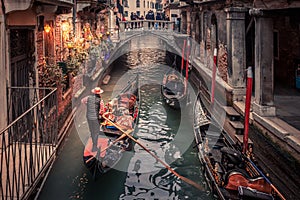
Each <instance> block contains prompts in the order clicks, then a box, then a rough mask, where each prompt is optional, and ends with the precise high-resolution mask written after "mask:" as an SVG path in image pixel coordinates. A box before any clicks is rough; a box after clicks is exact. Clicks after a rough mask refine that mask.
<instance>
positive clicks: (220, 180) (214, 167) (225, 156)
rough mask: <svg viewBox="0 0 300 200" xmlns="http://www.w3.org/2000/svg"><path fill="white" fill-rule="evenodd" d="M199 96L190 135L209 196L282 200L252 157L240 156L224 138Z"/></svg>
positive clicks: (237, 149)
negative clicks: (208, 189) (201, 167)
mask: <svg viewBox="0 0 300 200" xmlns="http://www.w3.org/2000/svg"><path fill="white" fill-rule="evenodd" d="M200 94H201V93H200ZM200 94H199V95H198V96H197V99H196V102H195V106H194V136H195V141H196V146H197V147H198V157H199V160H200V162H201V164H202V166H203V170H204V172H205V173H204V174H205V177H206V179H207V182H208V185H209V187H210V189H211V190H212V191H213V193H214V194H216V195H217V196H218V197H219V199H222V200H225V199H226V200H228V199H232V200H235V199H239V200H240V199H284V197H283V196H282V195H281V194H280V192H279V191H278V190H277V188H275V186H274V185H273V184H272V183H271V182H270V180H269V179H268V178H266V176H265V175H264V174H263V172H262V171H261V170H260V169H259V168H258V166H257V164H256V163H255V161H253V160H254V159H253V158H254V157H253V155H252V154H251V155H250V154H248V155H246V154H244V153H243V152H241V151H240V150H239V148H238V147H237V146H236V145H235V144H233V143H232V142H230V141H229V140H228V139H227V137H225V135H227V134H226V133H224V132H223V131H222V128H221V127H220V126H219V125H218V123H217V122H216V120H214V116H212V115H211V114H210V113H209V109H205V107H204V106H203V105H204V104H203V102H202V100H201V96H202V95H200ZM249 145H250V146H249V148H253V146H251V145H253V144H249Z"/></svg>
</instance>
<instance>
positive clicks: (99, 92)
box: [92, 87, 104, 94]
mask: <svg viewBox="0 0 300 200" xmlns="http://www.w3.org/2000/svg"><path fill="white" fill-rule="evenodd" d="M103 92H104V91H103V90H102V89H101V88H100V87H95V88H94V89H92V93H94V94H102V93H103Z"/></svg>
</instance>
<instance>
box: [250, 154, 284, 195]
mask: <svg viewBox="0 0 300 200" xmlns="http://www.w3.org/2000/svg"><path fill="white" fill-rule="evenodd" d="M245 157H246V159H247V160H248V161H249V162H250V163H251V164H252V166H253V167H254V168H255V169H256V170H257V171H258V173H259V174H260V175H261V176H262V177H263V178H264V179H265V180H266V181H267V182H268V183H269V184H270V186H271V187H272V188H273V190H274V191H275V192H276V193H277V194H278V196H279V197H280V199H282V200H286V199H285V197H284V196H283V195H282V194H281V193H280V192H279V190H278V189H277V188H276V187H275V186H274V185H273V184H272V183H271V181H270V180H269V179H268V178H267V177H266V176H265V175H264V173H263V172H262V171H261V170H260V169H258V167H257V166H256V165H255V164H254V163H253V162H252V160H251V159H249V158H248V157H247V156H245Z"/></svg>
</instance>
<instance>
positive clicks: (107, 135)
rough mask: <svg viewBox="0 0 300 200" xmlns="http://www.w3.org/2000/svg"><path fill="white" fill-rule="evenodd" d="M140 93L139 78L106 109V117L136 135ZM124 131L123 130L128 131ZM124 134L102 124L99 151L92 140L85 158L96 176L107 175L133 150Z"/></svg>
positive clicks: (129, 84)
mask: <svg viewBox="0 0 300 200" xmlns="http://www.w3.org/2000/svg"><path fill="white" fill-rule="evenodd" d="M139 100H140V91H139V81H138V75H137V77H136V78H135V79H133V80H132V81H129V83H128V85H127V86H126V87H125V88H124V89H123V90H122V92H120V94H119V95H118V96H117V97H115V98H114V99H113V100H112V101H111V102H110V103H109V104H107V106H106V112H105V113H104V114H103V115H105V117H107V118H109V119H111V120H112V121H114V123H116V124H118V125H119V126H120V127H122V128H123V129H124V130H125V131H129V132H128V133H130V134H131V135H133V134H134V130H135V128H136V124H137V122H138V116H139V103H140V101H139ZM124 130H122V131H124ZM122 131H121V130H119V129H117V128H116V127H114V126H113V125H111V124H110V123H109V122H107V121H103V122H102V123H101V125H100V133H101V134H100V135H99V137H98V147H99V150H98V151H97V152H92V151H91V149H92V140H91V138H89V139H88V141H87V143H86V145H85V149H84V155H83V161H84V164H85V166H86V167H87V168H88V169H89V170H90V171H91V173H92V174H93V176H94V178H95V177H96V174H97V173H99V174H103V173H106V172H107V171H109V170H110V169H111V168H113V167H114V166H115V165H116V164H117V163H118V162H119V161H120V159H121V158H122V156H123V153H124V152H125V151H130V150H131V148H132V141H131V140H130V139H129V138H128V137H125V135H124V134H122Z"/></svg>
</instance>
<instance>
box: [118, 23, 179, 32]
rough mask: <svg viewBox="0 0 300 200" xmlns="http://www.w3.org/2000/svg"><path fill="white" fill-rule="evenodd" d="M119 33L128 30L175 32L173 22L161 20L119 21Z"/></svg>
mask: <svg viewBox="0 0 300 200" xmlns="http://www.w3.org/2000/svg"><path fill="white" fill-rule="evenodd" d="M119 24H120V32H124V31H130V30H168V31H174V30H175V22H171V21H163V20H132V21H121V22H119Z"/></svg>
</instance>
